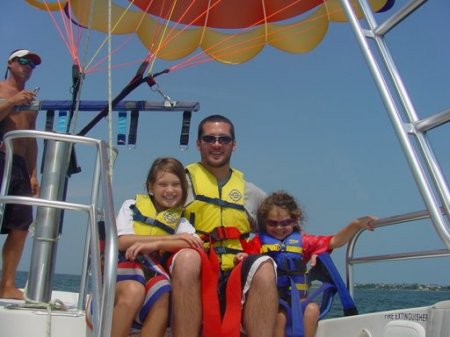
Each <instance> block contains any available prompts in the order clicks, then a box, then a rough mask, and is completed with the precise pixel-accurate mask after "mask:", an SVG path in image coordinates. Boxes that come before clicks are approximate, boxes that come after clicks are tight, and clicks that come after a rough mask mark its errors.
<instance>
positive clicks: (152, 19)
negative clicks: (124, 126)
mask: <svg viewBox="0 0 450 337" xmlns="http://www.w3.org/2000/svg"><path fill="white" fill-rule="evenodd" d="M26 1H27V2H28V3H29V4H30V5H32V6H34V7H36V8H39V9H42V10H46V11H63V10H64V9H65V7H70V13H71V16H72V18H73V19H75V20H76V21H77V23H78V24H79V25H81V26H84V27H87V28H90V29H95V30H97V31H100V32H104V33H107V32H108V0H96V1H93V0H91V1H86V0H71V1H56V2H48V1H45V0H42V1H40V0H26ZM388 1H390V0H369V3H370V5H371V6H372V9H373V10H374V11H378V10H380V9H382V8H383V7H384V6H385V5H386V3H387V2H388ZM130 2H131V3H132V4H133V5H135V6H137V7H139V8H140V9H139V10H136V9H135V10H132V9H130V8H125V7H122V6H119V5H117V4H114V3H112V4H111V6H112V8H111V16H112V18H111V19H112V20H111V21H112V28H111V33H112V34H130V33H135V34H137V36H138V37H139V39H140V41H141V42H142V44H143V45H144V46H145V47H146V48H147V49H148V50H149V51H150V52H151V53H152V54H153V55H154V56H155V57H157V58H160V59H163V60H170V61H174V60H178V59H181V58H184V57H187V56H189V55H190V54H192V53H193V52H195V51H196V50H197V49H198V48H201V49H202V50H203V52H204V53H205V54H206V55H208V56H209V57H211V58H212V59H214V60H217V61H219V62H223V63H230V64H240V63H244V62H246V61H248V60H250V59H252V58H253V57H255V56H256V55H257V54H258V53H259V52H260V51H261V50H262V49H263V48H264V46H266V45H271V46H273V47H274V48H277V49H279V50H282V51H285V52H290V53H306V52H308V51H311V50H312V49H314V48H315V47H316V46H317V45H318V44H319V43H320V42H321V41H322V39H323V38H324V36H325V34H326V32H327V30H328V26H329V22H343V21H346V17H345V13H344V11H343V9H342V8H341V5H340V2H339V0H270V1H269V0H266V1H264V0H194V1H193V0H174V1H168V0H165V1H164V0H134V1H131V0H130ZM352 4H353V6H358V5H357V4H356V1H352ZM130 7H131V5H130ZM355 8H357V13H359V15H360V16H361V11H360V9H359V7H355ZM66 10H67V8H66ZM148 13H149V14H148ZM280 21H285V22H280Z"/></svg>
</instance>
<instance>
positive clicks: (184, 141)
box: [180, 111, 192, 148]
mask: <svg viewBox="0 0 450 337" xmlns="http://www.w3.org/2000/svg"><path fill="white" fill-rule="evenodd" d="M191 116H192V111H184V112H183V122H182V123H181V133H180V146H181V147H185V148H187V146H188V144H189V129H190V126H191Z"/></svg>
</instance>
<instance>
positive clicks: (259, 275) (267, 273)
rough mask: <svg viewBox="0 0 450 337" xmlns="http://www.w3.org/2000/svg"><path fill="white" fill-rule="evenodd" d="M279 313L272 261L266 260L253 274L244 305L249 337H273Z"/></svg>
mask: <svg viewBox="0 0 450 337" xmlns="http://www.w3.org/2000/svg"><path fill="white" fill-rule="evenodd" d="M277 313H278V293H277V287H276V278H275V270H274V267H273V262H272V261H265V262H263V263H262V264H261V266H259V268H258V270H257V271H256V272H255V275H254V276H253V279H252V282H251V284H250V289H249V291H248V294H247V299H246V301H245V305H244V329H245V330H246V331H247V336H248V337H272V336H273V335H274V332H275V322H276V318H277Z"/></svg>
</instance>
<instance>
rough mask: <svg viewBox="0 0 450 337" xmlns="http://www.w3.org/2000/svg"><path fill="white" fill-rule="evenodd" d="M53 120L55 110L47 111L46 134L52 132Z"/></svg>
mask: <svg viewBox="0 0 450 337" xmlns="http://www.w3.org/2000/svg"><path fill="white" fill-rule="evenodd" d="M54 120H55V110H53V109H50V110H47V115H46V119H45V131H48V132H52V131H53V123H54Z"/></svg>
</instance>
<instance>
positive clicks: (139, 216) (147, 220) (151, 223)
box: [130, 205, 175, 234]
mask: <svg viewBox="0 0 450 337" xmlns="http://www.w3.org/2000/svg"><path fill="white" fill-rule="evenodd" d="M130 209H132V210H133V220H135V221H139V222H142V223H144V224H146V225H149V226H154V227H158V228H159V229H162V230H163V231H165V232H166V233H168V234H175V229H173V228H172V227H170V226H167V225H166V224H163V223H162V222H161V221H159V220H157V219H153V218H149V217H146V216H144V215H143V214H142V213H141V212H140V211H139V210H138V209H137V207H136V205H131V206H130Z"/></svg>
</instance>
